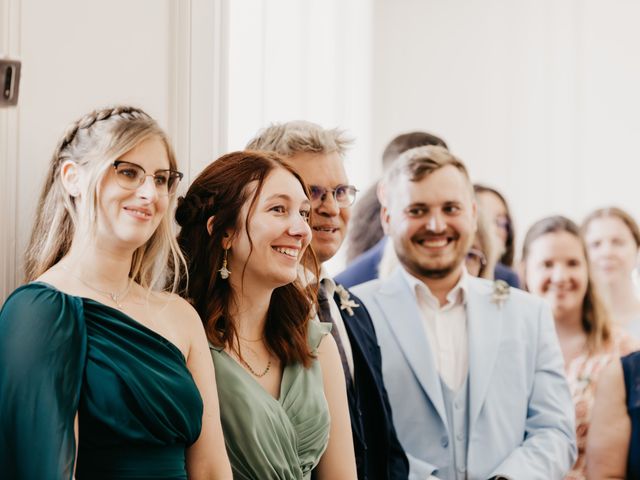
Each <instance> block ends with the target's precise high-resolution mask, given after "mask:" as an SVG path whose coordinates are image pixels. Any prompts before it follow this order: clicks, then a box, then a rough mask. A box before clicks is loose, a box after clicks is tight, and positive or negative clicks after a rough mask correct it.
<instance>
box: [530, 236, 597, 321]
mask: <svg viewBox="0 0 640 480" xmlns="http://www.w3.org/2000/svg"><path fill="white" fill-rule="evenodd" d="M525 273H526V275H525V281H526V284H527V287H528V289H529V291H530V292H531V293H533V294H535V295H538V296H540V297H542V298H545V299H546V300H547V301H548V302H549V303H550V304H551V308H552V309H553V314H554V317H555V318H556V320H558V319H561V318H562V317H563V316H567V315H575V314H580V315H581V314H582V305H583V302H584V297H585V295H586V293H587V286H588V282H589V271H588V266H587V259H586V257H585V252H584V249H583V247H582V242H581V241H580V239H579V238H578V237H577V236H575V235H573V234H571V233H569V232H565V231H559V232H552V233H546V234H544V235H541V236H540V237H538V238H536V239H535V240H533V242H531V245H530V246H529V253H528V256H527V259H526V262H525Z"/></svg>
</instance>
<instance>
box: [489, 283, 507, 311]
mask: <svg viewBox="0 0 640 480" xmlns="http://www.w3.org/2000/svg"><path fill="white" fill-rule="evenodd" d="M510 288H511V287H509V284H508V283H507V282H505V281H504V280H496V281H495V282H493V293H492V294H491V302H492V303H495V304H496V305H497V306H498V308H500V307H502V304H504V302H506V301H507V298H509V292H510Z"/></svg>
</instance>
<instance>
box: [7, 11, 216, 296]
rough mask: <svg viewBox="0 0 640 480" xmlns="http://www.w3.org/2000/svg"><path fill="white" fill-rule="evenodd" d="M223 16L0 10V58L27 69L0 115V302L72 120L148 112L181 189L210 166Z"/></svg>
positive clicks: (15, 274)
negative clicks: (167, 146) (168, 146)
mask: <svg viewBox="0 0 640 480" xmlns="http://www.w3.org/2000/svg"><path fill="white" fill-rule="evenodd" d="M223 6H224V2H223V1H222V0H221V1H211V0H192V1H189V0H180V1H174V0H136V1H128V0H110V1H108V2H98V1H85V0H56V1H55V2H43V1H39V0H0V31H1V32H3V33H2V35H0V41H2V44H0V51H5V52H6V53H9V54H11V55H12V56H18V57H20V58H21V60H22V62H23V70H22V83H21V90H20V99H19V106H18V108H17V109H13V110H11V111H9V110H3V111H0V139H2V140H3V143H2V146H1V148H0V173H2V174H3V175H2V176H1V177H0V192H2V195H3V199H2V200H3V202H2V205H0V208H1V210H0V213H2V227H3V228H2V230H1V234H0V240H1V242H0V247H2V250H1V254H0V258H1V263H0V268H1V271H0V273H1V274H2V276H1V278H0V282H1V283H0V299H4V298H5V297H6V295H7V294H8V293H9V292H10V291H11V290H12V289H13V288H14V287H15V285H17V284H18V283H19V280H20V278H21V275H22V272H21V269H22V260H23V252H24V248H25V245H26V242H27V239H28V236H29V234H30V229H31V225H32V223H33V215H34V211H35V206H36V202H37V197H38V195H39V192H40V188H41V184H42V182H43V179H44V176H45V172H46V169H47V166H48V162H49V159H50V155H51V152H52V151H53V149H54V147H55V145H56V141H57V139H58V138H59V136H60V135H61V134H62V132H63V131H64V128H65V127H66V125H67V124H68V123H70V122H71V121H73V120H75V119H76V118H77V117H78V116H80V115H82V114H84V113H86V112H88V111H90V110H91V109H92V108H96V107H101V106H104V105H108V104H112V103H131V104H134V105H138V106H140V107H142V108H144V109H145V110H146V111H147V112H148V113H149V114H150V115H152V116H153V117H155V118H156V119H157V120H158V122H159V123H160V125H161V126H163V127H164V128H165V129H167V130H168V132H169V135H170V137H171V138H172V139H173V141H174V144H175V146H176V151H177V155H178V159H179V161H180V166H181V168H182V169H183V170H184V171H185V173H187V175H186V179H185V182H184V183H185V184H187V185H188V182H189V181H190V178H192V176H193V175H194V174H195V173H197V172H199V171H200V170H201V168H202V166H203V165H205V164H207V163H208V162H209V161H210V160H211V159H212V158H215V157H214V155H215V150H216V148H217V143H218V142H219V141H220V137H221V135H220V129H221V127H220V122H219V116H218V115H219V111H221V110H222V109H220V103H221V101H220V97H221V96H222V95H221V93H220V89H221V86H220V80H219V72H220V69H221V68H222V65H221V64H220V58H222V57H221V56H220V55H216V54H215V52H216V49H219V48H220V45H221V44H222V43H224V42H223V40H222V39H221V35H222V33H223V29H222V28H221V27H220V25H223V24H224V21H225V20H224V8H223ZM5 142H6V143H5ZM182 188H184V185H183V187H182Z"/></svg>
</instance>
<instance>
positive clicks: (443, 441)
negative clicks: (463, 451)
mask: <svg viewBox="0 0 640 480" xmlns="http://www.w3.org/2000/svg"><path fill="white" fill-rule="evenodd" d="M440 445H442V447H443V448H447V447H448V446H449V439H448V438H447V437H442V438H441V439H440Z"/></svg>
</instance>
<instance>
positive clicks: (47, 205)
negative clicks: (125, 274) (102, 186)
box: [25, 105, 183, 287]
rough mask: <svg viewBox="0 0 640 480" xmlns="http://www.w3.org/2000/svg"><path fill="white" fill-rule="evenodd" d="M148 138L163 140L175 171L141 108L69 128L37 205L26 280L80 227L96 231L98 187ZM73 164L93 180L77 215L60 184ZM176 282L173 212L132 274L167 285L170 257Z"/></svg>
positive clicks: (98, 113)
mask: <svg viewBox="0 0 640 480" xmlns="http://www.w3.org/2000/svg"><path fill="white" fill-rule="evenodd" d="M150 138H158V139H160V140H161V141H162V142H163V143H164V145H165V147H166V149H167V155H168V157H169V163H170V168H173V169H175V168H177V166H176V159H175V156H174V154H173V150H172V148H171V146H170V144H169V141H168V139H167V136H166V134H165V133H164V131H162V129H161V128H160V127H159V126H158V124H157V123H156V121H155V120H153V119H152V118H151V117H150V116H149V115H148V114H146V113H145V112H144V111H143V110H141V109H139V108H136V107H132V106H122V105H118V106H113V107H108V108H103V109H100V110H94V111H92V112H90V113H88V114H86V115H84V116H83V117H81V118H80V119H78V120H77V121H75V122H73V123H72V124H70V125H69V126H68V127H67V129H66V130H65V132H64V134H63V135H62V137H61V138H60V140H59V141H58V144H57V145H56V148H55V150H54V152H53V155H52V157H51V161H50V164H49V170H48V173H47V177H46V179H45V184H44V187H43V189H42V193H41V195H40V199H39V201H38V205H37V209H36V219H35V223H34V227H33V229H32V232H31V238H30V241H29V244H28V247H27V251H26V256H25V280H26V281H32V280H35V279H36V278H38V277H39V276H40V275H42V274H43V273H44V272H45V271H47V270H48V269H49V268H51V267H52V266H53V265H55V264H56V263H57V262H58V261H60V259H62V257H64V256H65V255H66V254H67V252H68V251H69V249H70V248H71V243H72V241H73V238H74V235H75V234H76V232H77V231H78V230H79V229H82V231H83V232H85V231H86V232H87V233H90V234H92V233H95V226H96V217H97V210H98V209H97V206H98V198H97V186H98V184H99V183H100V181H101V179H102V178H103V176H104V174H105V173H106V172H107V171H108V169H109V168H110V167H111V165H112V164H113V162H114V161H115V160H117V159H118V158H120V157H121V156H122V155H124V154H125V153H127V152H128V151H130V150H131V149H133V148H134V147H135V146H137V145H139V144H140V143H142V142H144V141H145V140H148V139H150ZM66 161H72V162H74V163H76V164H77V165H79V166H81V167H82V168H83V169H86V170H87V172H88V177H89V182H88V184H87V186H86V190H85V191H83V192H82V195H83V197H84V198H85V200H86V201H85V202H84V204H83V206H84V209H83V211H82V212H81V213H82V215H79V213H80V212H79V211H78V208H77V205H76V202H75V198H74V197H72V196H71V195H69V193H68V192H67V191H66V190H65V188H64V186H63V185H62V176H61V169H62V165H63V164H64V163H65V162H66ZM169 255H170V256H171V257H172V260H173V261H172V262H169V263H170V264H171V265H172V266H173V268H174V272H173V277H174V279H173V281H174V284H177V281H178V277H179V272H178V271H177V270H178V269H179V266H180V265H181V264H182V263H183V260H182V256H181V254H180V251H179V248H178V247H177V243H176V242H175V239H174V237H173V232H172V228H171V220H170V217H169V214H167V215H165V218H163V219H162V221H161V223H160V226H159V227H158V229H157V230H156V231H155V232H154V234H153V235H152V236H151V238H150V239H149V240H148V241H147V242H146V244H145V245H143V246H141V247H139V248H138V249H137V250H136V251H135V252H134V255H133V260H132V265H131V271H130V276H131V277H132V278H133V279H134V280H135V281H137V282H139V283H140V284H141V285H143V286H145V287H151V286H153V285H154V284H160V283H164V281H165V278H164V274H165V272H166V264H167V257H168V256H169Z"/></svg>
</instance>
